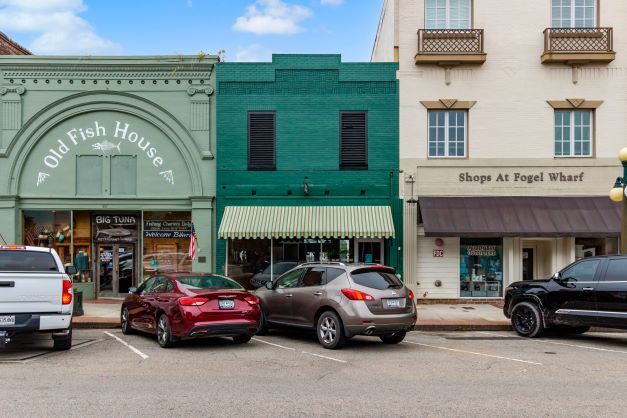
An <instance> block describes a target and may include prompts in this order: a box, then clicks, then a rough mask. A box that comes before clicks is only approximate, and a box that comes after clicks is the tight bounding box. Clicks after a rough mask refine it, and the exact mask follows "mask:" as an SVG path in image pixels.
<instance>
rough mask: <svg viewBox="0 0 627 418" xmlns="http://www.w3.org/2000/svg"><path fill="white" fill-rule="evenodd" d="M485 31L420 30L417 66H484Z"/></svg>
mask: <svg viewBox="0 0 627 418" xmlns="http://www.w3.org/2000/svg"><path fill="white" fill-rule="evenodd" d="M486 56H487V54H486V53H485V52H484V51H483V29H420V30H419V31H418V53H417V54H416V65H422V64H439V65H460V64H483V63H484V62H485V60H486Z"/></svg>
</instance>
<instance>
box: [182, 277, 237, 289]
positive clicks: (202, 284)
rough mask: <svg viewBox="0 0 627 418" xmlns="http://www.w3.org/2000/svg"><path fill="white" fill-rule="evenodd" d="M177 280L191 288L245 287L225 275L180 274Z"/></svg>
mask: <svg viewBox="0 0 627 418" xmlns="http://www.w3.org/2000/svg"><path fill="white" fill-rule="evenodd" d="M177 280H178V282H179V283H181V284H182V285H183V286H185V287H186V288H188V289H191V290H199V289H243V287H242V286H240V285H239V284H238V283H237V282H234V281H233V280H231V279H229V278H228V277H223V276H179V277H177Z"/></svg>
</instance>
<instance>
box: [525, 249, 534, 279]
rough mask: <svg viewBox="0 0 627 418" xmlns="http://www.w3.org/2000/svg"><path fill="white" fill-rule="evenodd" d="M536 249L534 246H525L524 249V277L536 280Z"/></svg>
mask: <svg viewBox="0 0 627 418" xmlns="http://www.w3.org/2000/svg"><path fill="white" fill-rule="evenodd" d="M534 254H535V249H534V248H532V247H527V248H523V250H522V276H523V277H522V279H523V280H535V273H534V272H535V264H534Z"/></svg>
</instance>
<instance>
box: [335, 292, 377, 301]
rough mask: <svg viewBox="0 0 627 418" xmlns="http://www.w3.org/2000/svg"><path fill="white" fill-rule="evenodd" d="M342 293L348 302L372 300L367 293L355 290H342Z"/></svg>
mask: <svg viewBox="0 0 627 418" xmlns="http://www.w3.org/2000/svg"><path fill="white" fill-rule="evenodd" d="M342 293H344V296H346V297H347V298H349V299H350V300H374V298H373V297H372V296H370V295H369V294H368V293H364V292H360V291H359V290H355V289H342Z"/></svg>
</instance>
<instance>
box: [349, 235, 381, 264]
mask: <svg viewBox="0 0 627 418" xmlns="http://www.w3.org/2000/svg"><path fill="white" fill-rule="evenodd" d="M355 262H357V263H378V264H384V260H383V240H362V239H358V240H357V245H356V246H355Z"/></svg>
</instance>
